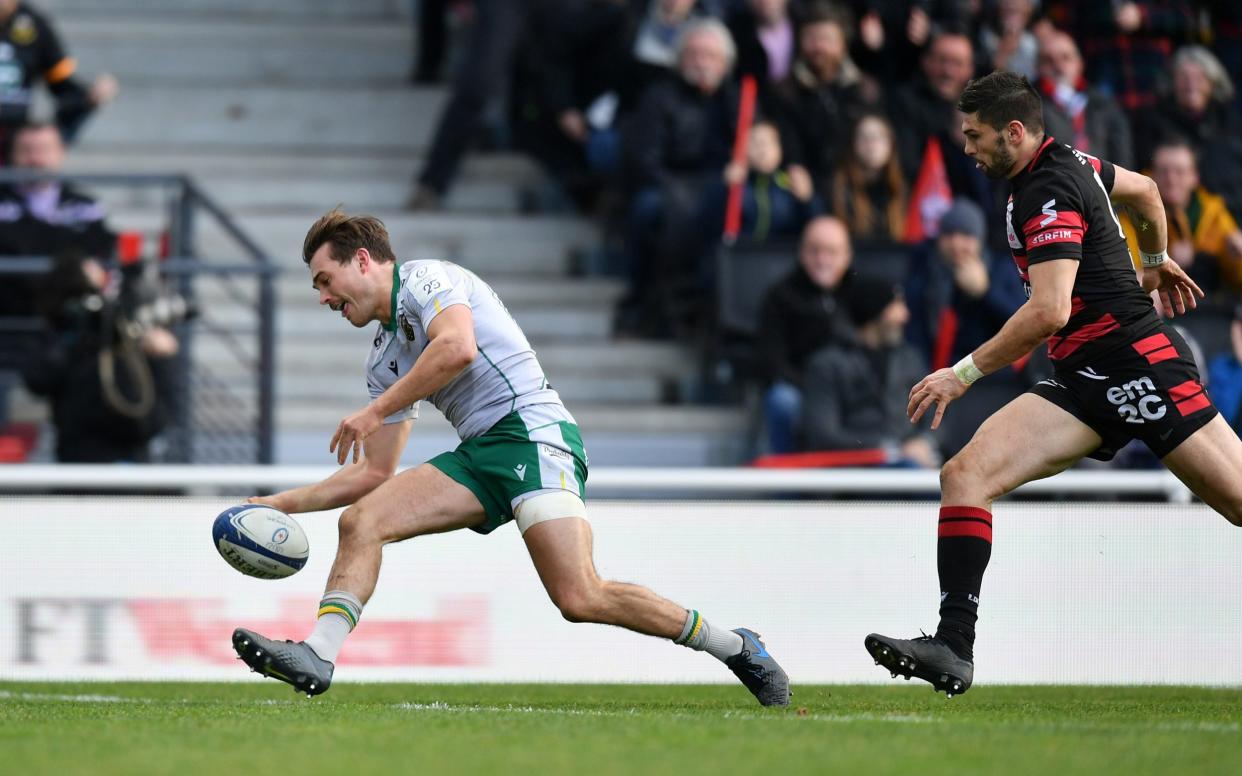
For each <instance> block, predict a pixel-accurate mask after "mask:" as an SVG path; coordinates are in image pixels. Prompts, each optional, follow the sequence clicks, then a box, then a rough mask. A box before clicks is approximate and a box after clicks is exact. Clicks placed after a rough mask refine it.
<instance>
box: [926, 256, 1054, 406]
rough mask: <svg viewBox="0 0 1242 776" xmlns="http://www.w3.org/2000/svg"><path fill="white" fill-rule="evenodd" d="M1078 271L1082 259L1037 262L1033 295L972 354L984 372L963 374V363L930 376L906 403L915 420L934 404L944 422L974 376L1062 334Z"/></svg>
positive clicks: (1032, 274) (1001, 366)
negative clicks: (950, 407)
mask: <svg viewBox="0 0 1242 776" xmlns="http://www.w3.org/2000/svg"><path fill="white" fill-rule="evenodd" d="M1077 274H1078V262H1077V261H1075V260H1073V259H1056V260H1053V261H1044V262H1040V263H1039V264H1033V265H1031V268H1030V277H1031V298H1030V299H1028V300H1027V302H1026V304H1024V305H1022V306H1021V307H1019V308H1018V311H1017V312H1016V313H1014V314H1013V316H1012V317H1011V318H1010V319H1009V320H1008V321H1006V322H1005V325H1004V326H1002V327H1001V330H1000V331H998V332H997V333H996V336H994V337H992V339H990V340H988V341H987V342H985V343H983V344H982V345H980V346H979V349H978V350H976V351H975V352H974V353H972V354H971V355H970V357H969V358H970V359H971V360H972V361H973V367H974V369H975V371H977V372H978V374H971V375H964V374H959V372H960V371H961V369H962V368H961V365H957V366H953V367H945V368H944V369H939V370H937V371H935V372H933V373H931V374H930V375H928V376H927V377H924V378H923V379H922V380H920V381H919V382H918V383H917V384H916V385H915V386H914V387H913V388H911V389H910V403H909V405H908V406H907V407H906V412H907V413H908V414H909V416H910V422H911V423H918V422H919V421H920V420H921V419H922V418H923V416H924V415H925V414H926V413H927V411H928V410H929V409H931V408H932V406H933V405H934V406H935V407H936V414H935V416H934V417H933V418H932V424H931V427H932V428H933V429H936V428H939V427H940V420H941V418H943V417H944V411H945V409H946V408H947V407H948V406H949V403H950V402H952V401H953V400H954V399H957V398H958V397H959V396H961V395H962V394H964V393H966V389H967V388H969V387H970V384H971V383H972V382H974V380H976V379H978V378H979V377H982V376H983V375H987V374H991V373H992V372H995V371H998V370H1000V369H1004V368H1005V367H1007V366H1009V365H1010V364H1012V363H1013V362H1015V361H1017V360H1018V359H1019V358H1022V357H1023V356H1025V355H1026V354H1028V353H1030V352H1031V351H1032V350H1034V349H1035V348H1036V347H1037V346H1039V345H1040V344H1042V343H1044V342H1045V341H1047V339H1048V338H1049V337H1051V336H1052V335H1053V334H1056V333H1057V331H1058V330H1060V329H1061V327H1063V326H1064V325H1065V324H1066V322H1067V321H1069V317H1070V308H1071V302H1070V299H1071V297H1072V295H1073V293H1072V292H1073V289H1074V277H1075V276H1076V275H1077Z"/></svg>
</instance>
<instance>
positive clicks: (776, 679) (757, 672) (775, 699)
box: [725, 628, 793, 706]
mask: <svg viewBox="0 0 1242 776" xmlns="http://www.w3.org/2000/svg"><path fill="white" fill-rule="evenodd" d="M733 632H734V633H736V634H737V635H739V636H741V637H742V651H741V652H739V653H737V654H736V655H734V656H733V657H731V658H729V659H728V660H726V661H725V665H726V666H728V667H729V670H730V671H732V672H733V674H734V676H736V677H737V678H738V679H741V680H742V684H744V685H746V689H747V690H750V691H751V692H752V693H753V694H754V696H755V697H756V698H758V699H759V702H760V703H762V704H763V705H764V706H788V705H789V696H790V695H792V694H793V693H791V692H790V691H789V677H788V676H786V674H785V670H784V669H783V668H781V667H780V665H779V664H778V663H777V662H776V659H775V658H774V657H772V656H771V655H769V654H768V650H767V647H765V646H764V644H763V642H762V641H760V640H759V634H758V633H755V632H754V631H752V630H749V629H747V628H735V629H734V630H733Z"/></svg>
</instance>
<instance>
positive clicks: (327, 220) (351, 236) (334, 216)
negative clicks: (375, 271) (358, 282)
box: [302, 207, 397, 265]
mask: <svg viewBox="0 0 1242 776" xmlns="http://www.w3.org/2000/svg"><path fill="white" fill-rule="evenodd" d="M324 243H327V244H328V245H330V246H332V247H331V248H330V249H329V255H330V256H332V258H333V259H334V260H335V261H336V263H338V264H348V263H349V262H350V261H351V260H353V258H354V253H355V252H356V251H357V250H358V249H359V248H366V249H367V251H368V252H369V253H370V254H371V258H373V259H375V260H376V261H378V262H388V261H396V260H397V257H396V255H395V254H393V252H392V245H391V244H390V243H389V242H388V230H387V229H385V228H384V222H383V221H381V220H379V219H378V218H376V217H375V216H350V215H346V214H345V212H344V211H342V210H341V209H340V208H339V207H336V208H332V209H331V210H329V211H328V212H327V213H324V214H323V215H322V216H320V218H319V220H318V221H316V222H315V223H314V224H313V225H311V228H310V231H308V232H307V233H306V239H305V240H304V241H303V242H302V261H305V262H306V263H307V265H309V264H310V263H311V257H312V256H314V255H315V251H317V250H319V248H320V247H321V246H323V244H324Z"/></svg>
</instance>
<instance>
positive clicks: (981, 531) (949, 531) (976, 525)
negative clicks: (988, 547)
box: [936, 519, 992, 544]
mask: <svg viewBox="0 0 1242 776" xmlns="http://www.w3.org/2000/svg"><path fill="white" fill-rule="evenodd" d="M958 536H969V537H973V538H975V539H982V540H984V541H985V542H987V543H989V544H991V543H992V526H991V524H990V523H981V522H979V521H978V520H974V519H966V520H957V521H954V522H951V523H945V522H941V523H940V526H939V528H938V530H937V531H936V538H938V539H951V538H954V537H958Z"/></svg>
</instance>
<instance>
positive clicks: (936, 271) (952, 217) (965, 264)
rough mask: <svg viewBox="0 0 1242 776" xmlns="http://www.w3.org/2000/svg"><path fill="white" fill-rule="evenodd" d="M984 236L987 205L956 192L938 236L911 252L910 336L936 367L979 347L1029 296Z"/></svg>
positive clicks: (1010, 265)
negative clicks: (990, 251) (992, 253)
mask: <svg viewBox="0 0 1242 776" xmlns="http://www.w3.org/2000/svg"><path fill="white" fill-rule="evenodd" d="M986 237H987V225H986V219H985V218H984V215H983V210H982V209H980V207H979V206H978V205H976V204H975V203H974V202H972V201H970V200H967V199H963V198H958V199H955V200H953V204H952V206H951V207H950V208H949V210H948V211H946V212H945V214H944V216H943V218H941V220H940V234H939V236H937V237H936V238H935V239H933V240H928V241H927V242H925V243H923V244H922V245H920V246H919V247H918V248H916V249H915V251H914V253H913V255H912V256H911V260H910V269H909V272H908V273H907V275H906V304H907V305H908V306H909V308H910V323H909V324H908V325H907V326H906V339H907V340H908V341H909V342H910V344H912V345H914V347H916V348H917V349H918V350H919V351H920V352H921V353H922V355H923V357H924V358H926V359H927V361H928V363H929V364H931V367H932V369H940V368H942V367H944V366H948V365H949V364H953V363H956V362H957V360H958V359H960V358H962V357H963V356H965V355H966V354H967V353H970V352H971V351H973V350H974V349H975V348H977V347H979V346H980V345H981V344H983V343H984V342H985V341H986V340H988V339H989V338H991V337H992V336H994V335H995V334H996V332H998V331H1000V328H1001V326H1003V325H1004V324H1005V321H1007V320H1008V319H1009V317H1010V316H1012V315H1013V314H1014V313H1015V312H1016V311H1017V309H1018V308H1019V307H1021V306H1022V304H1023V302H1025V301H1026V293H1025V291H1024V290H1023V288H1022V281H1021V279H1020V278H1019V277H1018V273H1017V271H1016V270H1015V269H1014V267H1013V263H1012V260H1011V259H1010V258H1009V257H995V258H993V257H991V256H989V255H988V253H987V251H986V249H985V247H984V246H985V245H986Z"/></svg>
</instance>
